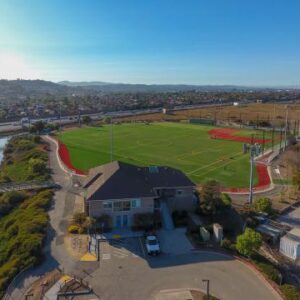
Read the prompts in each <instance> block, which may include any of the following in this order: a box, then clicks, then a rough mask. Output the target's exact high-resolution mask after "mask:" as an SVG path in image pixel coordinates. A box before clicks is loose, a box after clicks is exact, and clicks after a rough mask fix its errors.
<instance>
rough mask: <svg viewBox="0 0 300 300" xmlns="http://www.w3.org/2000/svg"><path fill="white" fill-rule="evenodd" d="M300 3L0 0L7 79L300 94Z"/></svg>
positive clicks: (0, 70)
mask: <svg viewBox="0 0 300 300" xmlns="http://www.w3.org/2000/svg"><path fill="white" fill-rule="evenodd" d="M299 15H300V1H299V0H251V1H250V0H245V1H244V0H185V1H183V0H109V1H108V0H85V1H83V0H63V1H62V0H26V1H24V0H0V78H5V79H15V78H23V79H37V78H39V79H44V80H51V81H55V82H57V81H62V80H70V81H106V82H123V83H147V84H153V83H158V84H167V83H171V84H179V83H182V84H200V85H204V84H212V85H213V84H218V85H226V84H235V85H247V86H253V85H255V86H300V17H299Z"/></svg>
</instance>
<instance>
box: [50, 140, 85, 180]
mask: <svg viewBox="0 0 300 300" xmlns="http://www.w3.org/2000/svg"><path fill="white" fill-rule="evenodd" d="M44 138H45V139H46V140H48V141H49V142H53V143H54V144H55V147H56V149H55V155H56V159H57V161H58V164H59V167H60V168H61V169H62V170H63V171H64V172H65V173H67V174H68V175H70V176H73V175H76V176H81V177H85V176H86V175H82V174H77V173H76V172H75V171H71V170H70V169H69V168H68V167H67V166H66V165H65V164H64V162H63V161H62V159H61V157H60V155H59V143H58V141H57V140H56V139H55V138H53V137H51V136H49V135H46V136H44Z"/></svg>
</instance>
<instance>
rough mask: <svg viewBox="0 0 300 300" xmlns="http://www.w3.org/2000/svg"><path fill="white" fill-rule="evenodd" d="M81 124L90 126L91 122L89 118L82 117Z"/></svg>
mask: <svg viewBox="0 0 300 300" xmlns="http://www.w3.org/2000/svg"><path fill="white" fill-rule="evenodd" d="M82 122H83V123H84V124H87V125H88V124H91V122H92V119H91V117H89V116H83V117H82Z"/></svg>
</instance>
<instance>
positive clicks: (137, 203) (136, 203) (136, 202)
mask: <svg viewBox="0 0 300 300" xmlns="http://www.w3.org/2000/svg"><path fill="white" fill-rule="evenodd" d="M131 207H132V208H139V207H141V200H140V199H133V200H131Z"/></svg>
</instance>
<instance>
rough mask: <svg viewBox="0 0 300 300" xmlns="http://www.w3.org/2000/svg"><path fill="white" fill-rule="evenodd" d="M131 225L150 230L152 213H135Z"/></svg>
mask: <svg viewBox="0 0 300 300" xmlns="http://www.w3.org/2000/svg"><path fill="white" fill-rule="evenodd" d="M133 224H134V225H133V227H134V228H136V229H140V230H151V229H153V226H154V214H153V213H137V214H134V216H133Z"/></svg>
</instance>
